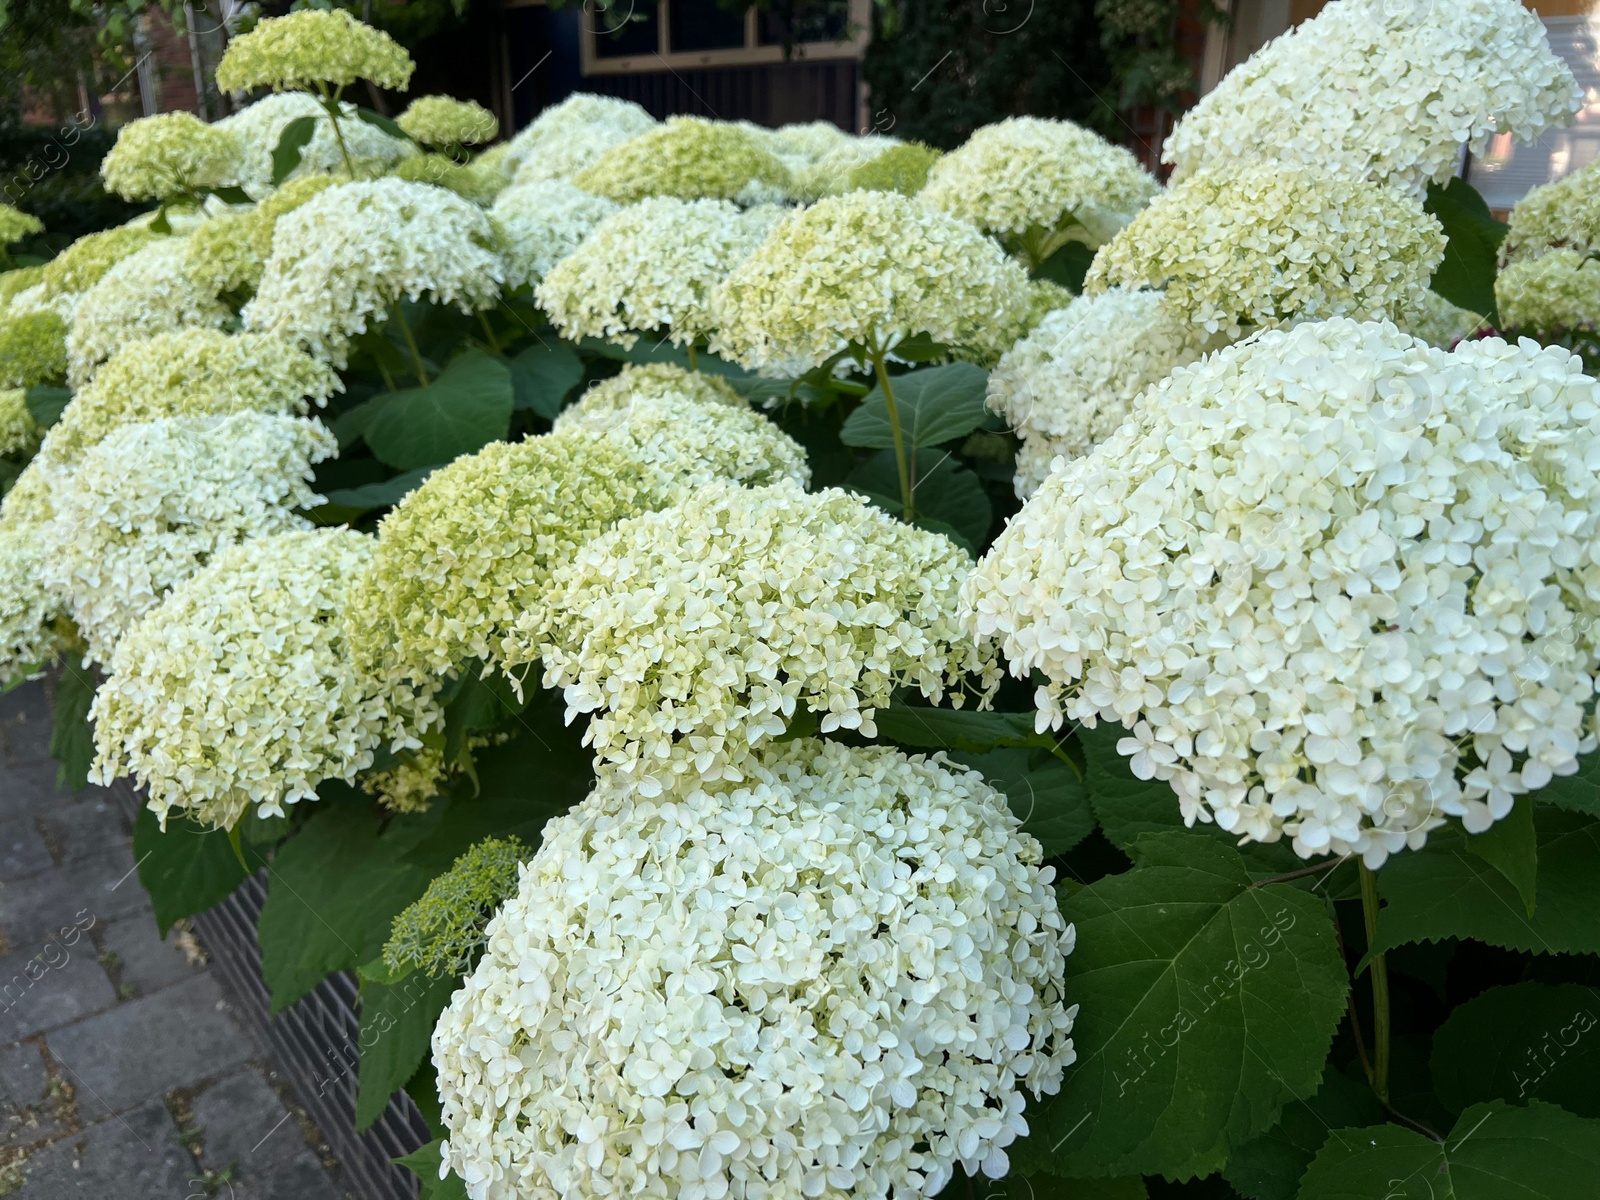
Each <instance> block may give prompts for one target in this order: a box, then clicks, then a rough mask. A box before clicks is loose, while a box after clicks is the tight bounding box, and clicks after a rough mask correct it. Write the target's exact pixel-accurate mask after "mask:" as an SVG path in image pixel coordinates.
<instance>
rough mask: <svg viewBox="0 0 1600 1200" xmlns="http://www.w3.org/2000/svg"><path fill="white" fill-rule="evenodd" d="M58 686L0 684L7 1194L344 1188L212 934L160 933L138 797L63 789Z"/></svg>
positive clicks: (285, 1192) (46, 1199)
mask: <svg viewBox="0 0 1600 1200" xmlns="http://www.w3.org/2000/svg"><path fill="white" fill-rule="evenodd" d="M48 686H49V681H41V682H38V683H31V684H27V685H25V686H23V687H20V688H17V689H16V690H14V691H12V692H9V693H7V694H5V695H0V1196H24V1197H29V1198H32V1197H38V1198H39V1200H56V1198H57V1197H63V1198H64V1197H75V1196H83V1197H93V1198H94V1200H147V1198H149V1200H208V1198H213V1197H214V1198H216V1200H344V1198H345V1197H346V1196H347V1193H346V1191H345V1189H344V1187H343V1186H342V1184H341V1183H340V1182H339V1179H338V1174H337V1170H336V1169H335V1168H334V1167H333V1165H332V1162H331V1158H330V1156H329V1155H328V1153H327V1149H326V1146H325V1145H324V1144H323V1142H322V1139H321V1137H320V1136H319V1135H318V1133H317V1131H316V1130H315V1129H314V1128H313V1127H312V1126H311V1125H310V1123H309V1122H308V1121H307V1120H306V1119H305V1116H304V1114H303V1113H301V1112H300V1111H299V1109H298V1108H296V1107H295V1106H294V1105H293V1103H292V1098H291V1097H290V1094H289V1092H288V1090H287V1088H286V1087H285V1086H284V1085H283V1083H282V1082H281V1081H280V1080H279V1079H278V1078H277V1077H276V1075H275V1074H274V1073H273V1071H272V1069H271V1067H270V1065H269V1064H268V1063H267V1061H266V1055H265V1052H264V1051H263V1049H262V1048H261V1047H260V1046H259V1045H258V1044H256V1043H255V1042H254V1041H253V1040H252V1038H251V1036H250V1035H249V1034H248V1033H247V1032H246V1031H245V1029H244V1027H243V1026H242V1025H241V1024H240V1023H239V1022H238V1021H237V1020H236V1019H235V1018H234V1016H233V1014H232V1013H231V1012H230V1011H229V1006H228V1004H227V1002H226V1001H225V1000H224V999H223V996H222V993H221V991H220V990H219V989H218V986H217V981H216V980H215V979H214V978H212V975H211V972H210V971H209V969H208V968H207V966H206V961H205V953H204V950H203V948H202V947H201V946H200V945H199V944H198V943H197V942H196V940H195V938H194V936H193V934H191V933H189V932H187V931H186V930H182V929H174V930H173V931H172V932H171V933H169V935H168V936H167V939H166V941H165V942H163V941H162V939H161V938H160V937H158V936H157V934H156V923H155V918H154V917H153V916H152V914H151V911H150V903H149V901H148V900H147V899H146V898H145V895H144V892H143V890H142V889H141V888H140V887H139V881H138V879H137V877H136V876H135V875H134V874H133V868H134V861H133V851H132V828H133V816H134V814H133V812H131V811H126V810H125V809H124V807H123V803H122V802H119V800H118V799H117V798H116V796H114V795H113V794H112V793H110V792H107V791H104V790H102V789H100V788H93V787H90V788H85V789H84V790H83V791H81V792H78V793H77V794H76V795H73V794H69V793H67V792H65V791H58V790H57V789H56V786H55V779H56V764H55V763H54V762H53V761H52V760H51V759H50V756H49V752H48V746H49V743H50V708H49V703H48V695H47V690H46V689H47V688H48Z"/></svg>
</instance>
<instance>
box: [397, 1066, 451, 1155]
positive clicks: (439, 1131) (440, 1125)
mask: <svg viewBox="0 0 1600 1200" xmlns="http://www.w3.org/2000/svg"><path fill="white" fill-rule="evenodd" d="M406 1095H408V1096H410V1097H411V1102H412V1103H413V1104H415V1105H416V1106H417V1111H418V1112H420V1113H421V1114H422V1119H423V1120H424V1121H426V1122H427V1123H428V1130H429V1131H430V1132H431V1133H432V1134H433V1135H434V1136H435V1137H443V1136H444V1135H445V1132H446V1131H445V1127H444V1114H443V1113H442V1112H441V1111H440V1107H441V1106H440V1104H439V1077H438V1075H437V1074H435V1072H434V1069H433V1062H432V1060H431V1059H428V1058H424V1059H423V1060H422V1064H421V1065H420V1066H419V1067H417V1069H416V1072H415V1073H414V1074H413V1075H412V1076H411V1078H410V1079H408V1080H406Z"/></svg>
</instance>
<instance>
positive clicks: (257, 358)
mask: <svg viewBox="0 0 1600 1200" xmlns="http://www.w3.org/2000/svg"><path fill="white" fill-rule="evenodd" d="M341 390H343V384H341V383H340V381H339V377H338V375H336V374H335V373H334V371H333V369H332V368H331V367H329V366H327V365H326V364H325V363H320V362H318V361H317V360H316V359H314V358H312V357H311V356H310V355H308V354H306V353H305V352H304V351H302V350H299V349H297V348H296V347H294V346H292V345H290V344H289V343H288V342H285V341H284V340H283V339H282V338H278V337H274V336H273V335H272V334H268V333H234V334H228V333H221V332H219V331H217V330H213V329H182V330H178V331H176V332H172V333H158V334H156V335H155V336H154V337H150V338H143V339H141V340H139V341H136V342H129V343H128V344H127V345H126V346H124V347H123V348H122V349H121V350H119V351H117V353H115V354H113V355H112V356H111V357H110V358H109V359H107V360H106V364H105V366H103V367H101V368H100V370H99V371H98V372H96V373H95V377H94V380H93V381H92V382H91V383H90V384H89V385H88V386H87V387H85V388H84V389H83V390H82V391H80V392H78V393H77V395H75V396H73V398H72V400H71V402H70V403H69V404H68V405H67V407H66V408H65V409H63V410H62V413H61V417H60V419H59V420H58V421H57V422H56V423H55V424H54V425H52V426H51V427H50V431H49V433H48V434H47V435H46V437H45V441H44V445H43V446H42V447H41V448H40V453H41V454H42V455H43V457H44V458H45V460H46V461H48V462H50V463H54V464H61V465H70V464H72V463H74V462H76V461H77V460H78V459H79V458H80V457H81V456H82V455H83V453H84V452H85V451H86V450H88V449H89V448H90V447H91V446H94V445H96V444H98V443H99V442H101V441H102V440H104V439H105V438H106V437H107V436H108V435H109V434H111V433H112V432H113V431H115V430H117V429H119V428H121V427H122V426H124V425H132V424H135V423H137V422H141V421H153V420H155V419H157V418H159V417H203V416H211V415H221V416H226V415H229V414H231V413H236V412H260V413H276V414H279V415H281V416H304V415H305V413H306V411H307V409H308V408H309V406H310V405H311V404H316V405H318V406H320V405H322V404H324V403H326V402H327V399H328V397H329V396H331V395H333V394H334V393H335V392H337V391H341Z"/></svg>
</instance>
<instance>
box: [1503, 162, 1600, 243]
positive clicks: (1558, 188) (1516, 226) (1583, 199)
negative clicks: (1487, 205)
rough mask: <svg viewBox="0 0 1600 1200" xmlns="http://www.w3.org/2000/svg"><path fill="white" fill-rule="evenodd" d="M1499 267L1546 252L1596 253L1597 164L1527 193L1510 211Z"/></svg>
mask: <svg viewBox="0 0 1600 1200" xmlns="http://www.w3.org/2000/svg"><path fill="white" fill-rule="evenodd" d="M1508 225H1509V228H1508V229H1507V230H1506V236H1505V240H1504V241H1502V242H1501V243H1500V264H1501V265H1502V266H1505V265H1506V264H1508V263H1512V262H1515V261H1517V260H1518V259H1525V258H1536V257H1538V256H1539V255H1541V254H1543V253H1544V252H1545V251H1547V250H1557V249H1562V250H1576V251H1578V252H1579V253H1580V254H1587V253H1589V252H1590V251H1591V250H1596V249H1600V162H1592V163H1590V164H1588V165H1587V166H1585V167H1583V168H1582V169H1580V170H1577V171H1574V172H1573V173H1572V174H1571V175H1568V176H1567V177H1566V178H1565V179H1559V180H1557V181H1556V182H1555V183H1547V184H1545V185H1544V186H1543V187H1536V188H1534V189H1533V190H1532V191H1530V192H1529V193H1528V194H1527V195H1526V196H1524V197H1523V198H1522V199H1521V200H1518V201H1517V203H1516V205H1515V206H1514V207H1513V208H1512V209H1511V217H1510V219H1509V221H1508Z"/></svg>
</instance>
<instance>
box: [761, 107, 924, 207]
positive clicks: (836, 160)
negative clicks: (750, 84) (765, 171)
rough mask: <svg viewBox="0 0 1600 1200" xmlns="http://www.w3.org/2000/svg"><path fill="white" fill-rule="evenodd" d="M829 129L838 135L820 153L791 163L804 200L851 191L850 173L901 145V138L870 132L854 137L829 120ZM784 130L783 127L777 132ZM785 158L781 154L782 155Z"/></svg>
mask: <svg viewBox="0 0 1600 1200" xmlns="http://www.w3.org/2000/svg"><path fill="white" fill-rule="evenodd" d="M819 124H827V125H828V128H830V129H833V130H834V131H835V132H836V133H837V134H838V135H839V136H838V138H837V139H836V140H834V141H833V142H832V144H831V145H828V146H825V147H822V148H821V149H820V152H819V153H817V154H815V155H812V156H808V157H805V158H800V159H798V160H796V161H790V162H789V163H788V166H789V172H790V175H791V176H792V177H793V179H794V191H795V193H796V194H797V195H798V196H800V197H801V198H802V199H804V200H809V201H815V200H819V199H821V198H822V197H823V196H837V195H840V194H842V193H844V192H846V191H848V190H849V183H848V179H849V177H850V173H851V172H852V171H854V170H855V169H856V168H857V167H860V166H864V165H865V164H867V163H869V162H871V161H872V160H873V159H875V158H877V157H879V156H880V155H881V154H883V153H884V152H885V151H886V150H889V149H890V148H891V147H894V146H899V145H901V144H902V143H901V141H900V139H899V138H892V137H885V136H884V135H883V134H879V133H869V134H865V135H863V136H860V137H852V136H851V135H849V134H847V133H844V132H843V131H842V130H839V129H837V128H836V127H835V126H833V125H831V124H829V123H828V122H819ZM778 132H779V133H782V130H779V131H778ZM780 157H782V155H780Z"/></svg>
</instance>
